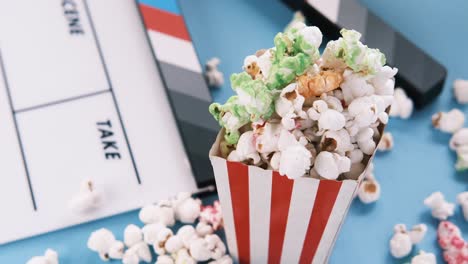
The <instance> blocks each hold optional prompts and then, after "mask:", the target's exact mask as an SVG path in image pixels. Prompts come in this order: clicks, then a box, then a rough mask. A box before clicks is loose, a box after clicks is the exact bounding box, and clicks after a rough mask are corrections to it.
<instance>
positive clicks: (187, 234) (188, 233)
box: [177, 225, 199, 248]
mask: <svg viewBox="0 0 468 264" xmlns="http://www.w3.org/2000/svg"><path fill="white" fill-rule="evenodd" d="M177 236H179V237H180V238H181V239H182V243H183V244H184V246H185V247H186V248H189V247H190V244H191V243H192V242H193V241H194V240H196V239H198V238H199V236H198V234H197V232H196V231H195V228H194V227H193V226H191V225H185V226H183V227H181V228H179V230H178V231H177Z"/></svg>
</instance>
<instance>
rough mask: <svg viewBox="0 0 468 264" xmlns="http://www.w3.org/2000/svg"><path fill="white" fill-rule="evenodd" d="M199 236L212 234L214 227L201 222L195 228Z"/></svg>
mask: <svg viewBox="0 0 468 264" xmlns="http://www.w3.org/2000/svg"><path fill="white" fill-rule="evenodd" d="M195 230H196V231H197V234H198V235H199V236H201V237H204V236H206V235H209V234H212V233H213V232H214V230H213V227H211V225H209V224H207V223H205V222H199V223H198V224H197V226H196V228H195Z"/></svg>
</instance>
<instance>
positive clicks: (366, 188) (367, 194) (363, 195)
mask: <svg viewBox="0 0 468 264" xmlns="http://www.w3.org/2000/svg"><path fill="white" fill-rule="evenodd" d="M358 197H359V200H361V202H363V203H365V204H369V203H373V202H375V201H377V200H378V199H379V198H380V184H379V183H378V182H377V181H376V180H375V179H373V180H364V181H362V182H361V185H359V189H358Z"/></svg>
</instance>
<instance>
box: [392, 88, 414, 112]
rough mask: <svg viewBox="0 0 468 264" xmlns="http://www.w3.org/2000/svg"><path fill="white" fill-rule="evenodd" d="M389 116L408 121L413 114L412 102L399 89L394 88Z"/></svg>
mask: <svg viewBox="0 0 468 264" xmlns="http://www.w3.org/2000/svg"><path fill="white" fill-rule="evenodd" d="M393 96H394V98H393V103H392V107H391V108H390V116H393V117H400V118H403V119H408V118H409V117H410V116H411V114H412V113H413V101H411V99H410V98H409V97H408V96H407V95H406V93H405V91H404V90H403V89H401V88H395V93H394V95H393Z"/></svg>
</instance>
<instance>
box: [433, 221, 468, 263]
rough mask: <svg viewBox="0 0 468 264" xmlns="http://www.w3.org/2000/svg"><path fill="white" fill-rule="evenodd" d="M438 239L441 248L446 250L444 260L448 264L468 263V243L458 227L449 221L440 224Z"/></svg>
mask: <svg viewBox="0 0 468 264" xmlns="http://www.w3.org/2000/svg"><path fill="white" fill-rule="evenodd" d="M437 237H438V241H439V245H440V247H441V248H442V249H443V250H444V253H443V256H444V260H445V261H446V262H447V263H448V264H458V263H467V262H468V243H466V242H465V240H464V239H463V237H462V236H461V232H460V229H459V228H458V227H457V226H456V225H454V224H453V223H451V222H449V221H442V222H440V224H439V228H438V229H437Z"/></svg>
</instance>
